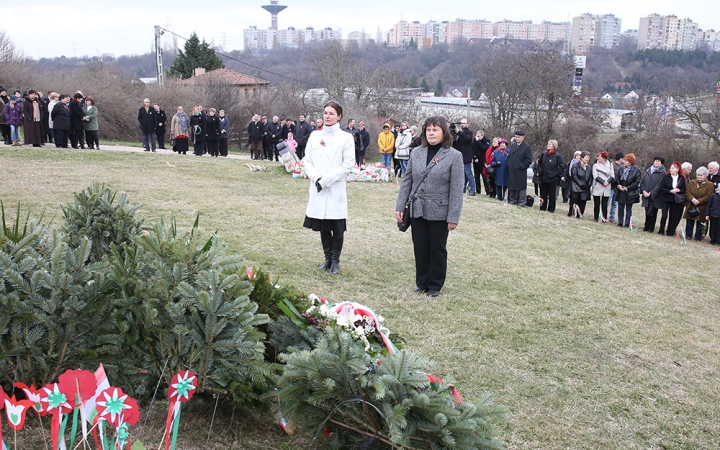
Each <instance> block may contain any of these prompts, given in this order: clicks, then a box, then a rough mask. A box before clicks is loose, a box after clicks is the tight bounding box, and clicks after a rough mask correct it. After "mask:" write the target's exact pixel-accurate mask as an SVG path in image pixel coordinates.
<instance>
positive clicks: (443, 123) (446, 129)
mask: <svg viewBox="0 0 720 450" xmlns="http://www.w3.org/2000/svg"><path fill="white" fill-rule="evenodd" d="M431 125H432V126H434V127H439V128H440V129H441V130H442V132H443V139H442V142H441V143H440V144H441V145H442V147H450V146H451V145H452V135H451V134H450V125H448V122H447V120H446V119H445V118H444V117H442V116H433V117H428V118H427V119H426V120H425V123H424V124H423V126H422V146H423V147H427V146H428V141H427V138H426V137H425V130H426V129H427V127H429V126H431Z"/></svg>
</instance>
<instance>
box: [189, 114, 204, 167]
mask: <svg viewBox="0 0 720 450" xmlns="http://www.w3.org/2000/svg"><path fill="white" fill-rule="evenodd" d="M205 127H206V125H205V119H204V118H203V116H202V114H201V113H200V109H199V108H198V107H197V106H196V107H194V108H193V115H192V116H191V117H190V130H191V134H192V139H193V144H194V152H193V154H194V155H195V156H202V155H203V153H204V152H205Z"/></svg>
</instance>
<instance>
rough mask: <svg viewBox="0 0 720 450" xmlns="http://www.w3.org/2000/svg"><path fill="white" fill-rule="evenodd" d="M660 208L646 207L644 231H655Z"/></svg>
mask: <svg viewBox="0 0 720 450" xmlns="http://www.w3.org/2000/svg"><path fill="white" fill-rule="evenodd" d="M657 212H658V209H657V208H655V207H653V206H648V207H647V208H645V226H644V227H643V231H650V232H653V231H655V222H657Z"/></svg>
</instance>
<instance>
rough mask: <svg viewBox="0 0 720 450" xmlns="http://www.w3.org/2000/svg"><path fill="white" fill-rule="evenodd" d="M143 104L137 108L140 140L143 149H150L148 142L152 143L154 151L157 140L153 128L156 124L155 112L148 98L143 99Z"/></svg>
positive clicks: (155, 127) (154, 128) (147, 150)
mask: <svg viewBox="0 0 720 450" xmlns="http://www.w3.org/2000/svg"><path fill="white" fill-rule="evenodd" d="M143 103H144V105H143V106H141V107H140V109H139V110H138V122H140V132H141V133H142V142H143V147H145V151H146V152H149V151H150V143H152V151H153V152H154V151H155V148H156V146H157V141H156V140H155V130H156V129H157V126H158V118H157V113H156V112H155V108H153V107H152V106H150V99H149V98H146V99H145V100H143Z"/></svg>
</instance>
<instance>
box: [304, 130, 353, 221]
mask: <svg viewBox="0 0 720 450" xmlns="http://www.w3.org/2000/svg"><path fill="white" fill-rule="evenodd" d="M303 164H304V167H305V174H306V175H307V176H308V178H310V199H309V200H308V205H307V209H306V210H305V215H307V216H308V217H310V218H312V219H321V220H325V219H330V220H332V219H346V218H347V215H348V206H347V192H346V189H345V187H346V180H347V174H348V173H350V171H351V170H352V168H353V166H354V165H355V141H354V140H353V136H352V135H351V134H350V133H346V132H344V131H342V130H341V129H340V125H339V124H335V125H333V126H331V127H328V126H326V127H323V129H322V130H317V131H313V132H312V133H310V138H309V139H308V143H307V146H306V147H305V157H304V158H303ZM318 180H320V186H322V191H320V192H318V191H317V187H316V186H315V182H316V181H318Z"/></svg>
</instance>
